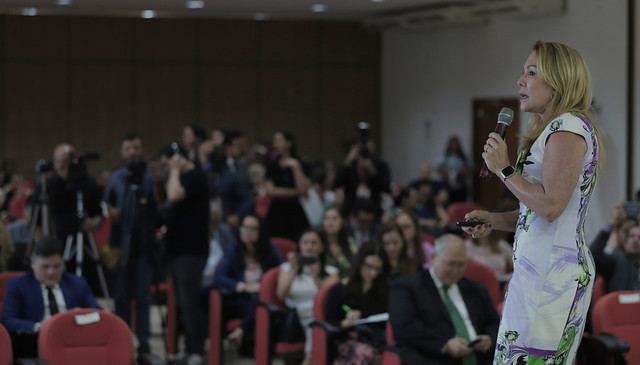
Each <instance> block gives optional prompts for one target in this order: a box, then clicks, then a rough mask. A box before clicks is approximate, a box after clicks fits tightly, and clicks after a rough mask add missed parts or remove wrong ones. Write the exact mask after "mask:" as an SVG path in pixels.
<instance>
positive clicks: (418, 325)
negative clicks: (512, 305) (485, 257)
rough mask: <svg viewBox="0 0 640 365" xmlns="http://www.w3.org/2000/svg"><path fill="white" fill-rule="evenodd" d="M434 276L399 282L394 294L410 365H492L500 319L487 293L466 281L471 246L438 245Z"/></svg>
mask: <svg viewBox="0 0 640 365" xmlns="http://www.w3.org/2000/svg"><path fill="white" fill-rule="evenodd" d="M431 262H432V266H431V268H430V269H429V270H428V271H424V270H421V271H419V272H417V273H415V274H411V275H407V276H403V277H400V278H399V279H397V280H396V281H395V282H394V283H393V285H392V286H391V292H390V295H389V315H390V321H391V327H392V329H393V334H394V338H395V341H396V344H397V346H398V347H399V349H400V357H401V359H402V362H403V363H404V364H424V365H444V364H460V365H471V364H474V365H475V364H478V365H481V364H491V361H492V359H493V349H494V347H495V344H496V336H497V334H498V324H499V322H500V318H499V317H498V313H497V312H496V310H495V308H494V307H493V305H492V303H491V299H490V298H489V294H488V292H487V290H486V289H485V288H484V287H483V286H482V285H481V284H478V283H476V282H474V281H471V280H467V279H465V278H463V277H462V276H463V274H464V270H465V267H466V262H467V250H466V247H465V243H464V241H463V240H462V238H460V237H459V236H456V235H453V234H446V235H443V236H441V237H440V238H438V239H437V240H436V243H435V248H434V253H433V256H432V260H431Z"/></svg>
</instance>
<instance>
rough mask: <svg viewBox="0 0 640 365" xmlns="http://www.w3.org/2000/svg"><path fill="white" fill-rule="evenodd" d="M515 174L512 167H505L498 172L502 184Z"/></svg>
mask: <svg viewBox="0 0 640 365" xmlns="http://www.w3.org/2000/svg"><path fill="white" fill-rule="evenodd" d="M515 173H516V169H514V168H513V166H507V167H505V168H504V169H502V170H500V180H502V182H504V181H505V180H506V179H508V178H510V177H511V175H513V174H515Z"/></svg>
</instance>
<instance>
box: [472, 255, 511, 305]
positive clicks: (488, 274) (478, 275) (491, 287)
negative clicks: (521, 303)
mask: <svg viewBox="0 0 640 365" xmlns="http://www.w3.org/2000/svg"><path fill="white" fill-rule="evenodd" d="M464 277H465V278H467V279H470V280H475V281H477V282H479V283H480V284H482V285H484V286H485V288H487V291H488V292H489V297H490V298H491V302H492V303H493V306H494V307H496V306H497V305H498V303H500V301H501V300H502V298H500V282H499V281H498V278H497V277H496V273H495V272H494V271H493V270H492V269H491V268H489V267H488V266H486V265H483V264H481V263H479V262H475V261H467V268H466V269H465V271H464Z"/></svg>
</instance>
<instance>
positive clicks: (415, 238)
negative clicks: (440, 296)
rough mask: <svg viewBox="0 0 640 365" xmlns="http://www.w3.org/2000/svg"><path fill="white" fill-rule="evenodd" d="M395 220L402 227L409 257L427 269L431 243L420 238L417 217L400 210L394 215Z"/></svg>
mask: <svg viewBox="0 0 640 365" xmlns="http://www.w3.org/2000/svg"><path fill="white" fill-rule="evenodd" d="M395 222H396V224H397V225H398V226H399V227H400V229H402V234H403V235H404V239H405V241H406V242H407V254H408V255H409V257H411V258H412V259H414V260H415V261H416V262H417V263H418V264H421V265H422V267H423V268H425V269H428V268H429V265H430V263H431V254H432V253H433V243H432V242H429V241H424V240H423V239H422V233H421V231H420V227H419V226H418V218H417V217H416V216H415V215H414V214H412V213H407V212H401V213H399V214H398V215H396V217H395Z"/></svg>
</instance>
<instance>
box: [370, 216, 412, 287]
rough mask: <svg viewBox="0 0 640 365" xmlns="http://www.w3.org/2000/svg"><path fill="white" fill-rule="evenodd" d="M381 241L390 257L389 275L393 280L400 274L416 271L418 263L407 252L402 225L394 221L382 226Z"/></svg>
mask: <svg viewBox="0 0 640 365" xmlns="http://www.w3.org/2000/svg"><path fill="white" fill-rule="evenodd" d="M378 235H379V241H380V243H381V245H382V248H383V249H384V251H385V253H386V254H387V257H388V258H389V265H390V270H389V276H390V278H391V279H392V280H393V279H395V278H396V277H398V276H401V275H406V274H411V273H414V272H415V271H416V269H417V268H418V266H419V265H418V264H417V263H416V261H415V260H414V259H412V258H411V257H409V254H408V253H407V243H406V241H405V239H404V234H403V233H402V230H401V229H400V227H399V226H398V225H397V224H396V223H395V222H393V221H391V222H387V223H384V224H383V225H382V227H380V232H379V233H378Z"/></svg>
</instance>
